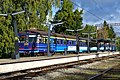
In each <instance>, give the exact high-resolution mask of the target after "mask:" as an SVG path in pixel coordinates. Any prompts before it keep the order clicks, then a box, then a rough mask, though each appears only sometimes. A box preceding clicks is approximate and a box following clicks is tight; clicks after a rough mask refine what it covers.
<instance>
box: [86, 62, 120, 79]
mask: <svg viewBox="0 0 120 80" xmlns="http://www.w3.org/2000/svg"><path fill="white" fill-rule="evenodd" d="M118 66H120V64H118V65H115V66H113V67H111V68H108V69H106V70H104V71H102V72H101V73H99V74H96V75H94V76H92V77H90V78H89V79H88V80H100V79H101V80H107V79H108V80H110V75H109V76H107V75H105V74H107V73H109V72H110V74H111V73H113V72H116V71H117V69H116V68H118ZM111 78H113V77H111ZM116 79H117V78H116ZM116 79H113V80H116ZM117 80H118V79H117Z"/></svg>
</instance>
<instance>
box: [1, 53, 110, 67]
mask: <svg viewBox="0 0 120 80" xmlns="http://www.w3.org/2000/svg"><path fill="white" fill-rule="evenodd" d="M105 53H109V52H97V53H79V54H67V55H61V54H59V53H58V54H57V53H56V54H55V55H53V56H50V57H48V56H34V57H20V58H19V59H12V58H8V59H0V65H3V64H10V63H20V62H28V61H37V60H45V59H52V58H63V57H71V56H87V55H93V54H105Z"/></svg>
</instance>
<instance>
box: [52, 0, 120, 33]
mask: <svg viewBox="0 0 120 80" xmlns="http://www.w3.org/2000/svg"><path fill="white" fill-rule="evenodd" d="M72 1H73V2H74V3H76V4H77V5H79V6H76V5H74V9H79V10H81V9H83V10H84V14H83V23H84V24H91V25H95V24H100V23H103V22H104V20H106V21H107V23H119V22H120V0H72ZM56 10H57V9H56ZM54 12H55V11H54ZM54 14H55V13H54ZM119 27H120V26H114V30H115V32H117V34H118V33H119V32H120V28H119Z"/></svg>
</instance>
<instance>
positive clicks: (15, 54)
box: [0, 10, 25, 59]
mask: <svg viewBox="0 0 120 80" xmlns="http://www.w3.org/2000/svg"><path fill="white" fill-rule="evenodd" d="M24 12H25V11H24V10H23V11H20V12H15V13H12V14H10V15H11V16H12V23H13V27H14V35H15V52H14V54H13V56H12V58H13V59H19V58H20V55H19V48H18V46H19V44H18V30H17V22H16V20H15V15H17V14H21V13H24ZM8 15H9V14H0V16H5V17H6V16H8Z"/></svg>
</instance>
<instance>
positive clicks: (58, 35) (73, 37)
mask: <svg viewBox="0 0 120 80" xmlns="http://www.w3.org/2000/svg"><path fill="white" fill-rule="evenodd" d="M26 32H30V34H35V33H37V34H40V35H44V36H47V35H48V32H45V31H42V30H37V29H29V30H25V31H23V32H20V33H19V34H25V33H26ZM51 36H55V37H65V38H72V39H76V36H70V35H65V34H58V33H54V32H51Z"/></svg>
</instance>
